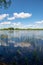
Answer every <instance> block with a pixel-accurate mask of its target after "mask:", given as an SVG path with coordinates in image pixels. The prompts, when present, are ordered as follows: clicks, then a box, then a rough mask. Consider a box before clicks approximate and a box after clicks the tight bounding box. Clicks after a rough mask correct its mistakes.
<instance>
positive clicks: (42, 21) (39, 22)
mask: <svg viewBox="0 0 43 65" xmlns="http://www.w3.org/2000/svg"><path fill="white" fill-rule="evenodd" d="M35 23H36V24H42V23H43V20H41V21H37V22H35Z"/></svg>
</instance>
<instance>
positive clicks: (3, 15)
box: [0, 14, 9, 20]
mask: <svg viewBox="0 0 43 65" xmlns="http://www.w3.org/2000/svg"><path fill="white" fill-rule="evenodd" d="M7 16H9V14H1V15H0V20H3V19H4V18H5V17H7Z"/></svg>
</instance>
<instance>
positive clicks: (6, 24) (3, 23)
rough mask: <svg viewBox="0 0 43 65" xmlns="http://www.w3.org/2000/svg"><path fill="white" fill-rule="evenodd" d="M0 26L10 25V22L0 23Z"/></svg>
mask: <svg viewBox="0 0 43 65" xmlns="http://www.w3.org/2000/svg"><path fill="white" fill-rule="evenodd" d="M0 24H1V25H7V24H11V22H10V21H5V22H1V23H0Z"/></svg>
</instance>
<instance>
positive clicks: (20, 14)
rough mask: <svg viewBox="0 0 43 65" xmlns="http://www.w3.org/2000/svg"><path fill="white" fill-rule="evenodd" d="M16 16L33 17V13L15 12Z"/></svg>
mask: <svg viewBox="0 0 43 65" xmlns="http://www.w3.org/2000/svg"><path fill="white" fill-rule="evenodd" d="M14 16H15V18H28V17H31V16H32V14H30V13H24V12H21V13H14Z"/></svg>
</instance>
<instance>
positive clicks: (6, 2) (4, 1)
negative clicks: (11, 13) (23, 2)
mask: <svg viewBox="0 0 43 65" xmlns="http://www.w3.org/2000/svg"><path fill="white" fill-rule="evenodd" d="M10 4H11V0H0V7H4V8H7V7H8V6H10Z"/></svg>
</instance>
